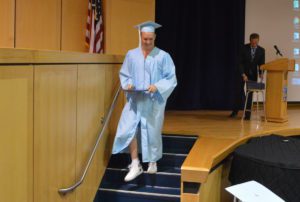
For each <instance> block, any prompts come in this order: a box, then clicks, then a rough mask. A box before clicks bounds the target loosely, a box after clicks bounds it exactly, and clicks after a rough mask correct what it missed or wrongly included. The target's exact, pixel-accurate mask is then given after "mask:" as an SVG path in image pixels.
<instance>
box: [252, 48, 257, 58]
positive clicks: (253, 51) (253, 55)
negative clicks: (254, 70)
mask: <svg viewBox="0 0 300 202" xmlns="http://www.w3.org/2000/svg"><path fill="white" fill-rule="evenodd" d="M255 51H256V48H251V60H252V61H253V60H254V57H255Z"/></svg>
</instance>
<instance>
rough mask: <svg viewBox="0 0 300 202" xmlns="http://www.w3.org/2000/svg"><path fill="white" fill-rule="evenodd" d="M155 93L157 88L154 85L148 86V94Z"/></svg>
mask: <svg viewBox="0 0 300 202" xmlns="http://www.w3.org/2000/svg"><path fill="white" fill-rule="evenodd" d="M156 91H157V88H156V86H155V85H150V86H149V88H148V92H150V93H155V92H156Z"/></svg>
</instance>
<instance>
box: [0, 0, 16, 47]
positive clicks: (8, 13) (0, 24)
mask: <svg viewBox="0 0 300 202" xmlns="http://www.w3.org/2000/svg"><path fill="white" fill-rule="evenodd" d="M0 5H1V6H0V36H1V37H0V47H3V48H13V47H14V37H15V33H14V30H15V28H14V26H15V0H0Z"/></svg>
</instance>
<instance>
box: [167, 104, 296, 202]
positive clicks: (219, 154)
mask: <svg viewBox="0 0 300 202" xmlns="http://www.w3.org/2000/svg"><path fill="white" fill-rule="evenodd" d="M229 114H230V111H206V110H201V111H167V112H166V116H165V123H164V128H163V133H164V134H181V135H182V134H184V135H197V136H199V137H200V138H199V139H198V140H197V141H196V143H195V144H194V147H193V148H192V150H191V151H190V153H189V155H188V156H187V158H186V160H185V161H184V163H183V165H182V167H181V172H182V179H181V181H182V186H183V183H184V182H195V183H200V184H201V185H203V184H204V183H207V180H208V178H209V175H210V173H211V172H212V171H213V170H214V169H216V167H218V166H219V165H220V164H222V161H223V160H224V159H226V157H228V156H229V155H230V154H231V152H232V151H234V149H235V148H236V147H237V146H239V145H241V144H243V143H245V142H246V141H247V140H248V139H249V138H251V137H256V136H263V135H269V134H279V135H284V136H292V135H299V134H300V106H299V105H296V106H290V107H289V108H288V122H286V123H272V122H265V121H262V119H261V117H260V116H257V115H256V112H254V113H253V114H252V117H251V120H245V121H242V120H241V116H242V114H241V112H240V114H239V115H238V117H237V118H230V117H229ZM220 172H222V171H220ZM220 175H221V174H220ZM181 196H182V197H186V196H187V198H182V200H183V201H186V200H187V199H193V197H194V195H192V194H190V195H188V194H181ZM189 197H190V198H189ZM200 201H201V200H200ZM204 201H206V200H204ZM213 201H218V200H213Z"/></svg>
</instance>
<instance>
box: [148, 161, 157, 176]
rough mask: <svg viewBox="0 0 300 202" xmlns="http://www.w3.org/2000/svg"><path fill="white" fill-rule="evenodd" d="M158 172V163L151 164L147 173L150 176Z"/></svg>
mask: <svg viewBox="0 0 300 202" xmlns="http://www.w3.org/2000/svg"><path fill="white" fill-rule="evenodd" d="M156 172H157V165H156V162H150V163H149V164H148V170H147V173H149V174H154V173H156Z"/></svg>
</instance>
